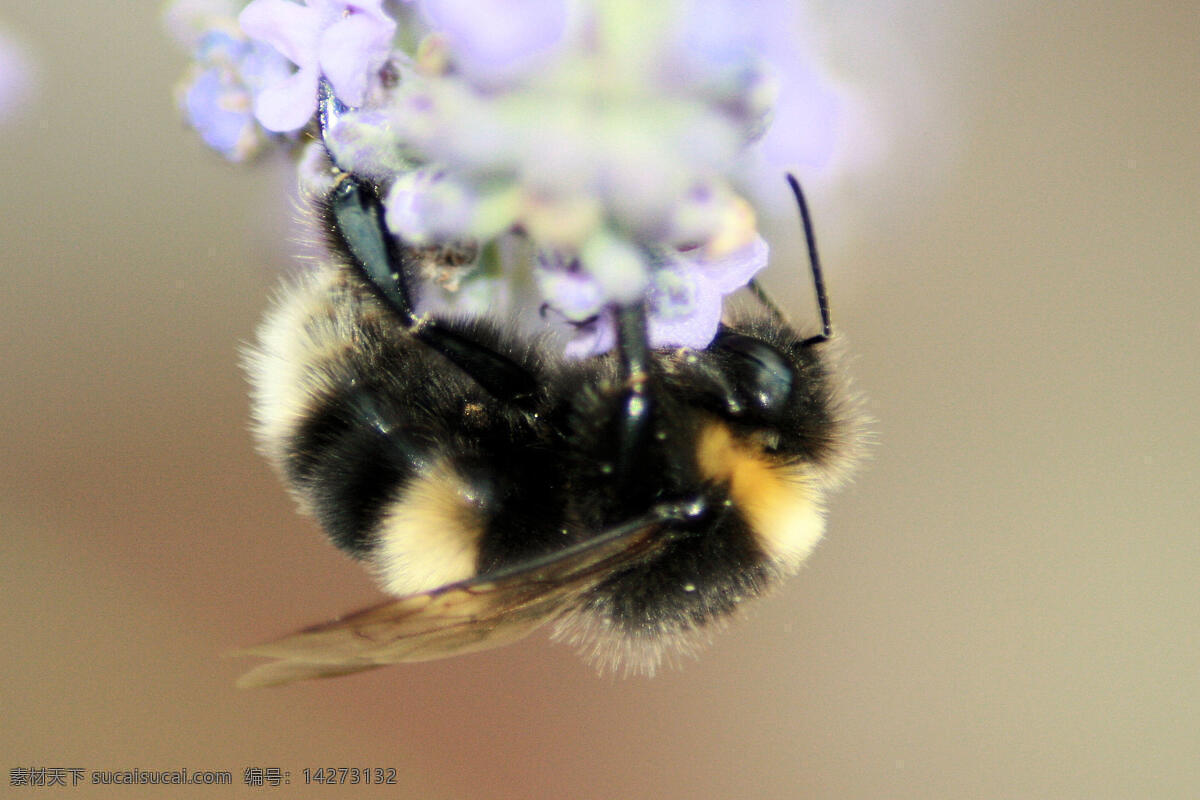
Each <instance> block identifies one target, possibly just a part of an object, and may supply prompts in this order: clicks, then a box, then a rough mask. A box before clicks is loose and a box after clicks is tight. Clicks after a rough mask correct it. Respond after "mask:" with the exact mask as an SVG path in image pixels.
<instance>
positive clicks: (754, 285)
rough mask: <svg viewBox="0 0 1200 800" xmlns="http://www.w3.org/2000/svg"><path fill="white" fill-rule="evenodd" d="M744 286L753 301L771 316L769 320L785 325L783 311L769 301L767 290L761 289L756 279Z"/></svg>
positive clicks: (785, 320)
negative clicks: (752, 296) (751, 295)
mask: <svg viewBox="0 0 1200 800" xmlns="http://www.w3.org/2000/svg"><path fill="white" fill-rule="evenodd" d="M746 286H747V288H749V289H750V293H751V294H753V295H754V299H756V300H758V302H759V303H760V304H761V305H762V307H763V308H765V309H766V310H767V313H768V314H770V315H771V319H773V320H775V322H777V323H779V324H780V325H786V324H787V317H785V316H784V315H783V311H781V310H780V308H779V306H778V305H777V304H776V303H775V301H774V300H772V299H771V295H769V294H767V290H766V289H764V288H763V285H762V284H761V283H759V282H758V280H757V279H755V278H751V279H750V283H748V284H746ZM722 327H724V326H722Z"/></svg>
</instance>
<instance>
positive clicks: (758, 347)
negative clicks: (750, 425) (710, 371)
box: [713, 332, 796, 419]
mask: <svg viewBox="0 0 1200 800" xmlns="http://www.w3.org/2000/svg"><path fill="white" fill-rule="evenodd" d="M713 347H714V348H715V349H716V351H717V352H718V353H719V354H720V355H721V356H723V359H722V360H723V362H724V370H725V371H726V373H727V374H728V377H729V381H730V385H731V387H732V390H733V392H734V393H735V394H736V398H735V400H736V405H735V406H734V407H738V408H740V409H741V413H742V415H745V414H748V413H749V414H755V415H761V416H764V417H766V418H767V419H771V418H774V417H775V416H777V415H778V414H779V413H781V412H782V411H783V409H784V408H785V406H786V404H787V402H788V398H789V397H790V396H791V393H792V386H793V384H794V383H795V377H796V376H795V371H794V370H793V369H792V366H791V364H790V363H789V362H788V359H787V358H785V357H784V356H783V355H782V354H781V353H780V352H779V351H778V350H776V349H775V348H774V347H772V346H771V345H769V344H767V343H766V342H764V341H762V340H761V339H756V338H754V337H752V336H746V335H744V334H740V333H732V332H725V333H722V334H721V335H720V336H719V337H718V338H717V341H716V342H715V343H714V345H713ZM731 405H733V404H731Z"/></svg>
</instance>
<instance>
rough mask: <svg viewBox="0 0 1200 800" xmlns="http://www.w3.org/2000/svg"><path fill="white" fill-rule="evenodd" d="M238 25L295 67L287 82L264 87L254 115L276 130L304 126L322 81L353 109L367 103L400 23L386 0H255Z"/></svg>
mask: <svg viewBox="0 0 1200 800" xmlns="http://www.w3.org/2000/svg"><path fill="white" fill-rule="evenodd" d="M238 23H239V24H240V25H241V27H242V30H243V31H245V32H246V35H247V36H249V37H251V38H252V39H256V40H259V41H262V42H265V43H267V44H269V45H271V46H272V47H274V48H275V49H276V50H278V51H279V52H280V53H281V54H283V55H284V56H285V57H286V58H287V59H288V60H289V61H291V62H292V63H293V64H295V65H296V67H297V69H296V71H295V72H294V73H293V74H292V75H290V76H288V77H287V78H285V79H283V80H281V81H279V82H277V83H275V84H273V85H271V86H268V87H265V88H264V89H262V90H261V91H260V92H259V93H258V95H257V96H256V97H255V99H254V115H255V116H256V117H257V118H258V121H259V122H261V123H262V125H263V127H265V128H266V129H267V130H271V131H280V132H283V131H294V130H297V129H299V128H302V127H304V126H305V125H306V124H307V123H308V121H309V119H311V118H312V115H313V112H315V111H316V108H317V83H318V81H319V80H320V78H321V76H324V77H326V78H328V79H329V83H330V84H331V85H332V86H333V91H334V94H335V95H337V98H338V99H339V100H341V101H342V102H343V103H345V104H346V105H348V106H359V105H362V103H363V101H364V100H365V99H366V96H367V90H368V88H369V87H370V84H371V81H372V79H373V77H374V76H375V75H376V74H377V73H378V72H379V69H380V68H381V67H382V66H383V64H384V63H385V62H386V61H387V58H388V53H389V52H390V50H391V44H392V36H393V34H394V33H395V30H396V23H395V22H394V21H393V20H392V19H391V18H390V17H388V16H387V15H386V14H385V13H384V12H383V0H357V2H349V1H348V0H306V5H303V6H302V5H298V4H297V3H293V2H289V0H254V1H253V2H252V3H250V5H248V6H246V8H245V9H244V10H243V11H242V13H241V15H239V17H238Z"/></svg>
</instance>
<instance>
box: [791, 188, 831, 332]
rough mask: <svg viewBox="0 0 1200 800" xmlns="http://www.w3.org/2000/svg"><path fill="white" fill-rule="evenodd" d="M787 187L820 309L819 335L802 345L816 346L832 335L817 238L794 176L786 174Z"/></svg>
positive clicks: (802, 194) (801, 191) (801, 192)
mask: <svg viewBox="0 0 1200 800" xmlns="http://www.w3.org/2000/svg"><path fill="white" fill-rule="evenodd" d="M787 182H788V186H790V187H792V195H793V196H794V197H795V198H796V205H797V206H798V207H799V208H800V222H801V223H802V224H803V225H804V241H805V242H806V243H807V244H808V263H809V264H810V265H811V267H812V276H813V285H814V286H815V287H816V290H817V306H818V307H819V308H820V309H821V333H819V334H818V335H816V336H810V337H809V338H807V339H805V340H804V341H802V342H801V343H800V344H802V345H810V344H818V343H820V342H824V341H827V340H828V339H829V337H830V336H831V335H832V333H833V328H832V326H831V325H830V322H829V298H828V297H827V296H826V294H825V279H824V278H823V277H822V276H821V259H820V257H819V256H818V255H817V237H816V236H815V235H814V234H813V224H812V217H811V216H809V213H808V203H807V202H806V201H805V199H804V191H803V190H802V189H801V188H800V182H799V181H798V180H796V176H795V175H793V174H792V173H790V172H789V173H787Z"/></svg>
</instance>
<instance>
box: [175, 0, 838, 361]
mask: <svg viewBox="0 0 1200 800" xmlns="http://www.w3.org/2000/svg"><path fill="white" fill-rule="evenodd" d="M168 22H169V24H170V27H171V29H172V30H173V31H174V32H175V36H176V38H177V39H179V40H180V41H181V42H182V43H183V44H184V45H185V46H187V47H188V48H189V49H190V50H191V52H192V54H193V56H194V58H195V61H196V63H195V65H194V66H193V67H192V70H191V71H190V72H189V74H188V76H187V77H186V78H185V80H184V83H183V85H182V88H181V90H180V94H181V97H182V98H183V99H182V100H181V105H182V106H183V108H184V111H185V113H186V115H187V117H188V119H189V121H190V122H191V124H192V125H193V127H195V128H196V129H197V131H198V132H199V133H200V134H201V136H202V138H203V139H204V140H205V141H206V142H207V143H208V144H209V145H210V146H212V147H213V148H214V149H216V150H218V151H219V152H221V153H222V154H224V155H225V156H226V157H227V158H230V159H232V160H243V159H245V158H248V157H249V156H250V155H253V154H254V153H256V152H258V151H260V150H261V149H262V148H263V147H264V146H265V145H266V144H267V143H269V142H271V141H275V142H280V143H282V144H290V143H292V142H294V141H295V139H294V137H293V136H290V135H289V134H293V133H294V132H297V131H300V130H302V129H304V128H306V127H307V126H311V125H312V124H313V123H312V119H313V116H314V113H315V110H316V105H317V103H316V89H317V83H318V81H319V80H320V79H321V78H322V77H324V78H326V79H328V81H329V82H330V84H331V86H332V87H333V90H334V93H335V94H336V96H337V97H338V99H339V100H340V101H341V102H342V103H343V104H345V105H346V106H347V107H348V108H347V110H345V111H344V112H341V113H339V114H338V115H337V117H336V118H335V119H333V120H331V121H330V122H329V124H328V127H327V131H326V137H325V142H326V145H327V146H328V149H329V151H330V153H331V155H332V157H333V159H334V161H335V162H336V163H337V164H338V165H339V167H341V168H343V169H346V170H351V171H353V172H355V173H357V174H361V175H364V176H367V177H370V178H371V179H372V180H374V181H376V182H377V183H379V184H380V185H381V187H382V188H383V190H384V191H385V195H384V196H385V207H386V214H387V222H388V226H389V227H390V228H391V230H392V232H393V233H394V234H396V235H398V236H400V237H401V238H402V239H403V240H404V241H405V243H406V244H408V245H410V246H413V247H418V248H422V252H427V253H434V254H436V253H439V252H449V251H453V252H456V253H460V254H461V253H468V252H469V253H472V254H475V256H476V260H475V262H474V263H473V264H465V265H464V264H460V263H455V264H454V269H453V270H451V271H446V270H440V269H439V267H438V266H437V264H436V263H435V264H434V266H433V267H432V268H431V272H430V274H431V275H433V276H441V277H440V278H438V280H437V282H438V285H439V287H440V290H441V292H440V295H439V296H441V297H442V299H443V300H447V301H448V304H449V305H450V306H453V305H454V303H453V295H454V294H455V292H459V291H461V292H462V294H463V296H464V297H467V296H469V297H471V298H472V300H471V303H470V305H472V306H473V307H479V306H480V305H481V304H480V303H479V298H480V297H481V296H483V295H485V294H486V287H494V286H496V285H498V284H501V283H503V282H504V281H508V282H509V283H513V282H519V281H521V280H528V278H529V277H530V276H531V277H532V282H533V285H535V286H536V287H537V289H538V291H539V292H540V293H541V295H542V297H541V303H540V305H541V306H542V308H543V311H544V318H545V319H547V320H549V321H551V322H554V323H555V324H558V325H560V326H562V327H563V328H565V330H566V331H567V332H568V333H569V335H570V338H569V343H568V345H567V352H568V353H570V354H572V355H575V356H581V357H582V356H587V355H592V354H596V353H600V352H604V351H605V350H607V349H609V348H611V347H612V344H613V339H614V334H613V323H612V320H613V309H614V308H615V307H617V306H619V305H622V304H630V303H634V302H638V301H644V302H645V303H646V307H647V310H648V312H649V318H650V335H651V340H652V344H653V345H655V346H668V345H681V346H689V347H697V348H699V347H704V346H706V345H707V344H708V343H709V342H710V341H711V340H712V338H713V336H714V335H715V333H716V330H717V325H718V323H719V320H720V315H721V308H722V304H723V298H724V297H725V296H726V295H728V294H729V293H731V292H734V291H736V290H737V289H738V288H740V287H742V286H744V285H745V284H746V283H747V281H749V280H750V279H751V278H752V277H753V276H754V275H755V273H757V272H758V271H759V270H760V269H762V268H763V267H764V266H765V265H766V262H767V256H768V252H769V248H768V246H767V243H766V241H764V239H763V238H762V237H761V236H760V235H759V233H758V230H757V223H756V214H755V212H754V208H753V206H752V204H751V202H750V201H749V200H747V197H750V196H753V192H754V185H753V184H754V182H755V181H756V180H758V179H759V176H760V175H761V173H762V170H763V169H764V167H763V165H764V164H766V165H768V166H767V169H769V171H770V172H772V173H773V176H774V180H775V181H776V182H778V183H779V184H780V185H782V181H781V180H780V178H781V176H782V173H783V171H784V170H785V169H788V168H795V167H797V166H800V165H811V164H814V163H819V162H821V160H822V159H825V160H827V159H828V157H829V153H830V151H831V149H832V141H833V138H834V131H835V120H836V116H837V113H838V102H837V98H836V96H835V95H834V94H833V92H832V90H831V89H830V88H829V87H827V86H824V85H822V84H821V83H820V81H819V80H818V79H817V73H816V72H815V71H814V70H813V69H812V68H811V67H810V66H809V65H808V64H807V63H806V62H805V60H804V57H803V52H802V51H800V50H799V49H798V48H797V47H796V46H795V43H796V41H797V37H796V35H795V33H796V31H795V29H794V28H795V25H796V24H797V19H796V16H795V14H794V13H793V11H792V4H791V3H789V2H785V0H763V1H762V2H755V3H744V2H739V1H738V0H666V1H664V2H659V3H645V2H639V1H638V0H592V2H583V0H416V2H399V0H392V1H390V2H389V1H387V0H355V1H353V2H351V1H350V0H304V2H297V1H294V0H253V2H251V3H249V4H248V5H245V6H244V7H243V8H241V9H240V10H239V8H238V7H237V6H235V5H233V4H231V3H230V2H223V0H176V2H174V3H172V4H171V5H170V6H169V7H168ZM773 119H774V120H776V122H775V124H772V120H773ZM781 127H782V130H781ZM313 158H314V156H313V155H312V154H311V153H310V154H309V156H308V157H306V159H305V160H304V163H305V164H306V165H307V166H306V167H304V168H303V169H304V173H303V174H305V175H306V178H305V180H306V181H307V182H308V183H309V185H312V181H313V178H312V175H313V174H314V173H313V169H312V165H313ZM756 170H757V172H756ZM513 240H515V243H514V241H513ZM505 242H507V243H505ZM431 258H432V256H431ZM450 274H452V275H453V276H454V277H453V279H448V278H447V277H446V276H447V275H450ZM522 274H523V275H524V277H522ZM476 281H478V283H476ZM440 305H445V304H440ZM482 307H485V308H486V307H488V304H486V303H483V304H482Z"/></svg>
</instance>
